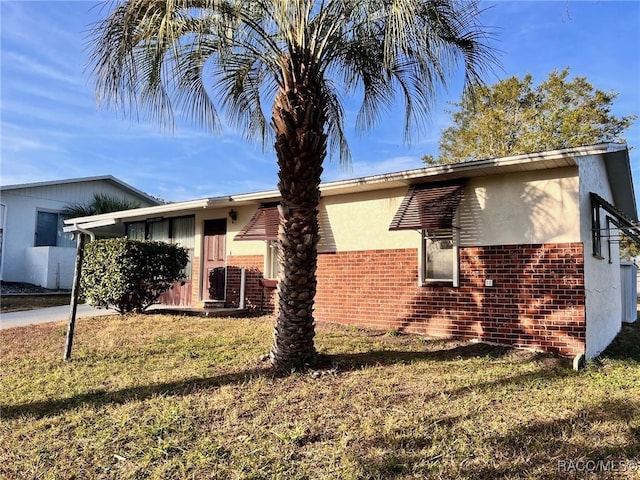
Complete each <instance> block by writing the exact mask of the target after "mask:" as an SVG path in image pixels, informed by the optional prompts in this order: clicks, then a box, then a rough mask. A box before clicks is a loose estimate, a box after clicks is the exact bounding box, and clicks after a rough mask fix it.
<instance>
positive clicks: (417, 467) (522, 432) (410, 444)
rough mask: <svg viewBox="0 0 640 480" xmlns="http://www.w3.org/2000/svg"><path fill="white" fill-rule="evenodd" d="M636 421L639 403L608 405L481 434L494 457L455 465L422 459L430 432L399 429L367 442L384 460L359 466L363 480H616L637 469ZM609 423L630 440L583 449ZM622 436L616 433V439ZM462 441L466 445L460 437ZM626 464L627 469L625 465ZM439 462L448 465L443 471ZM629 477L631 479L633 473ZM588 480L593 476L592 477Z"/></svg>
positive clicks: (468, 456) (468, 458)
mask: <svg viewBox="0 0 640 480" xmlns="http://www.w3.org/2000/svg"><path fill="white" fill-rule="evenodd" d="M638 415H640V404H638V403H637V402H628V401H626V400H610V401H605V402H602V403H600V404H598V405H595V406H593V407H591V408H588V409H586V410H582V411H580V412H577V413H573V414H571V415H569V416H566V417H564V418H561V419H553V420H539V421H536V422H532V423H528V424H524V423H523V424H520V425H516V426H514V427H512V428H510V429H509V430H508V431H507V432H504V431H495V432H482V433H481V435H482V438H476V439H475V441H476V442H477V445H490V446H491V449H492V451H493V455H492V456H491V457H487V456H486V455H485V454H483V453H479V454H478V455H474V454H473V452H469V451H466V452H465V453H460V460H459V461H456V460H455V458H453V459H452V458H450V457H451V456H452V455H453V456H454V457H455V456H456V454H455V452H451V451H449V452H448V453H447V455H439V454H434V455H433V456H431V457H429V456H426V455H425V453H424V450H425V449H428V448H429V447H430V446H432V445H433V443H434V442H437V441H438V440H437V439H434V438H432V436H431V435H430V433H429V432H424V433H423V434H422V435H421V436H418V437H417V438H416V439H415V440H414V439H413V438H407V437H406V434H405V432H403V431H402V430H399V429H398V430H394V431H391V432H388V433H386V434H385V435H384V436H380V437H376V438H374V439H371V442H372V443H373V444H374V445H378V444H379V445H383V446H385V447H386V448H387V449H388V450H389V451H388V452H387V454H386V455H385V456H384V457H380V456H376V455H375V454H373V455H365V456H363V457H362V458H360V459H359V462H360V463H361V466H362V469H363V471H364V472H365V477H366V478H389V479H392V478H407V475H410V476H418V477H419V478H436V477H437V478H440V476H439V475H437V474H435V475H434V472H438V471H440V472H442V471H446V472H448V473H447V478H473V479H478V480H480V479H486V480H492V479H496V478H549V479H555V478H620V477H619V475H620V473H619V472H621V470H620V469H621V468H624V467H625V465H628V466H629V467H630V468H635V466H636V465H637V463H636V459H637V458H638V456H640V438H639V432H638V431H637V430H638V429H637V427H636V428H634V427H633V425H632V422H633V419H634V418H638ZM463 419H464V417H462V418H461V417H454V418H452V419H449V421H448V423H447V424H445V427H447V429H451V428H454V427H455V424H456V423H459V422H460V421H462V420H463ZM611 422H617V423H619V424H622V425H626V428H627V432H624V433H626V434H627V436H628V437H630V438H632V440H630V441H628V442H627V443H624V444H612V443H598V442H589V441H587V442H586V443H585V440H584V439H585V438H590V437H592V433H591V430H592V428H593V426H595V427H596V429H597V428H598V426H599V425H602V424H606V423H611ZM438 426H439V427H442V424H440V423H439V424H438ZM623 428H624V427H623ZM622 433H623V432H620V431H618V433H617V434H618V435H620V434H622ZM474 437H475V435H474ZM461 438H463V439H464V435H462V436H461ZM468 447H470V446H469V445H462V446H461V447H460V448H461V449H462V450H464V449H465V448H468ZM476 448H479V447H476ZM480 450H481V448H480ZM551 452H553V454H550V453H551ZM447 457H449V458H447ZM626 461H629V463H628V464H626V463H625V462H626ZM441 462H447V463H448V464H445V465H442V464H441ZM577 462H582V463H579V464H578V465H580V466H581V467H580V468H583V469H586V468H590V469H591V470H592V471H586V470H582V471H576V470H575V468H576V467H575V465H576V463H577ZM586 462H590V463H586ZM607 462H609V463H607ZM607 468H608V469H609V470H608V471H607ZM616 468H617V469H618V470H615V469H616ZM572 469H574V470H573V471H572ZM629 473H630V474H631V475H633V472H632V471H630V472H629ZM575 474H577V476H576V475H575ZM592 474H593V475H595V476H593V477H592V476H591V475H592ZM633 478H635V477H633Z"/></svg>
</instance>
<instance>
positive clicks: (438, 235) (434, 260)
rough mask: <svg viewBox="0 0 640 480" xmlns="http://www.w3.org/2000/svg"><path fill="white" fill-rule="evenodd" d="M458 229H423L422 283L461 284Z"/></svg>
mask: <svg viewBox="0 0 640 480" xmlns="http://www.w3.org/2000/svg"><path fill="white" fill-rule="evenodd" d="M457 232H458V229H456V228H452V229H448V230H431V231H429V230H422V245H421V252H422V255H421V258H420V273H421V275H420V283H421V284H422V285H429V284H434V283H440V282H442V283H451V284H452V285H453V286H454V287H457V286H458V284H459V273H458V272H459V269H458V235H457Z"/></svg>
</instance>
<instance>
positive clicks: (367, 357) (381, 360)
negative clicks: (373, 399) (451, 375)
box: [318, 343, 513, 371]
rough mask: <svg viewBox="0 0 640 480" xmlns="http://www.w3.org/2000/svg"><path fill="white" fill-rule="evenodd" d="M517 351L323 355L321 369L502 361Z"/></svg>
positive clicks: (480, 348) (479, 346)
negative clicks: (465, 361)
mask: <svg viewBox="0 0 640 480" xmlns="http://www.w3.org/2000/svg"><path fill="white" fill-rule="evenodd" d="M512 351H513V349H512V348H509V347H502V346H494V345H488V344H485V343H469V344H466V345H459V346H456V347H453V348H442V349H438V350H430V351H415V350H413V351H411V350H372V351H368V352H360V353H337V354H323V355H321V356H320V359H319V362H318V368H335V369H339V370H341V371H344V370H347V371H348V370H359V369H362V368H366V367H375V366H387V365H397V364H408V363H415V362H425V361H441V362H448V361H452V360H460V359H468V358H476V357H485V358H487V359H491V358H500V357H503V356H505V355H507V354H508V353H510V352H512Z"/></svg>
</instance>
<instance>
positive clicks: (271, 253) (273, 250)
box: [264, 240, 280, 280]
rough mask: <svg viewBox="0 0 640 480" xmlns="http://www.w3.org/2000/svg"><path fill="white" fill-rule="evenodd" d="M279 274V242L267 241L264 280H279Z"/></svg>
mask: <svg viewBox="0 0 640 480" xmlns="http://www.w3.org/2000/svg"><path fill="white" fill-rule="evenodd" d="M279 273H280V264H279V263H278V242H277V241H276V240H267V254H266V255H265V259H264V278H268V279H270V280H277V279H278V274H279Z"/></svg>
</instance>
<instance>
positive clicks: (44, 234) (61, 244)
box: [0, 175, 161, 289]
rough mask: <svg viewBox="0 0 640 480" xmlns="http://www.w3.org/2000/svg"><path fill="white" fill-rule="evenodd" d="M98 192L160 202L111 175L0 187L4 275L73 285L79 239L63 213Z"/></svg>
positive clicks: (1, 270) (144, 202)
mask: <svg viewBox="0 0 640 480" xmlns="http://www.w3.org/2000/svg"><path fill="white" fill-rule="evenodd" d="M95 193H102V194H106V195H109V196H112V197H117V198H122V199H124V200H132V201H135V202H138V203H139V204H140V206H151V205H159V204H160V203H161V202H160V201H158V200H157V199H155V198H153V197H151V196H149V195H147V194H145V193H143V192H141V191H139V190H137V189H135V188H133V187H132V186H130V185H127V184H126V183H124V182H122V181H120V180H118V179H117V178H114V177H112V176H110V175H108V176H100V177H88V178H74V179H68V180H58V181H53V182H39V183H28V184H23V185H7V186H2V187H0V212H2V217H1V219H0V220H1V222H2V223H1V224H0V228H2V231H1V242H0V248H1V250H0V252H1V254H0V279H1V280H3V281H6V282H26V283H31V284H34V285H40V286H42V287H45V288H51V289H56V288H62V289H68V288H71V283H72V281H73V265H74V261H75V254H76V248H75V241H73V240H72V238H71V236H70V235H69V234H64V233H63V232H62V227H63V224H62V220H63V217H62V215H61V213H60V212H62V211H63V210H64V209H65V207H68V206H70V205H73V204H88V203H90V202H91V201H92V200H93V195H94V194H95Z"/></svg>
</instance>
